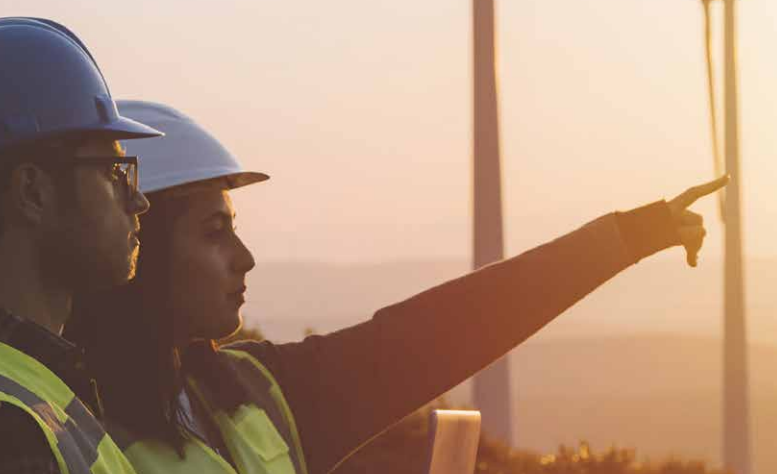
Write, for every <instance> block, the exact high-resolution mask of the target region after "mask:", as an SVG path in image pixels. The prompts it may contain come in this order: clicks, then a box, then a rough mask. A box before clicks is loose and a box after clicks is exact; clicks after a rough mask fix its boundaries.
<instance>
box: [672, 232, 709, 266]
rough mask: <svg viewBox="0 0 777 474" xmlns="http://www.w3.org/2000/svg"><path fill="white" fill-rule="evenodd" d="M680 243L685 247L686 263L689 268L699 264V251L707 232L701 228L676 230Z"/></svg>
mask: <svg viewBox="0 0 777 474" xmlns="http://www.w3.org/2000/svg"><path fill="white" fill-rule="evenodd" d="M678 233H679V234H680V242H681V243H682V244H683V247H685V253H686V261H687V262H688V265H689V266H691V267H696V265H698V263H699V251H700V250H701V247H702V244H703V243H704V237H705V236H706V235H707V231H706V230H704V227H702V226H684V227H681V228H680V229H679V230H678Z"/></svg>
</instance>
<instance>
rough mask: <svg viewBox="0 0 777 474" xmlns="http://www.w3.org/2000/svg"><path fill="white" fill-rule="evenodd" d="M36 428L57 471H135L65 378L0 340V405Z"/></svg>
mask: <svg viewBox="0 0 777 474" xmlns="http://www.w3.org/2000/svg"><path fill="white" fill-rule="evenodd" d="M2 403H7V404H10V405H13V406H15V407H18V408H19V409H21V410H23V411H24V412H26V413H27V414H29V415H30V417H32V418H33V419H34V420H35V421H36V422H37V423H38V426H40V428H41V430H42V431H43V433H44V434H45V436H46V440H47V441H48V443H49V446H50V447H51V452H52V453H53V454H54V458H55V459H56V461H57V465H58V466H59V470H60V472H61V473H62V474H136V473H135V470H134V469H133V468H132V466H131V465H130V463H129V461H127V459H126V458H125V457H124V455H123V454H122V452H121V450H120V449H119V447H118V446H117V445H116V443H114V442H113V440H112V439H111V438H110V436H108V435H107V434H106V433H105V430H104V429H103V427H102V426H101V425H100V423H99V422H98V421H97V419H96V418H95V417H94V415H93V414H92V413H91V412H90V411H89V409H88V408H86V406H85V405H84V404H83V403H82V402H81V400H79V399H78V398H77V397H76V396H75V394H73V391H72V390H70V388H68V386H67V385H65V382H63V381H62V379H60V378H59V377H57V376H56V375H55V374H54V373H53V372H51V371H50V370H49V369H48V368H46V366H44V365H43V364H41V363H40V362H38V361H37V360H36V359H34V358H32V357H30V356H28V355H27V354H25V353H23V352H21V351H18V350H16V349H14V348H13V347H11V346H9V345H7V344H3V343H0V404H2Z"/></svg>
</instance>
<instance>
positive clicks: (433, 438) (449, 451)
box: [428, 410, 480, 474]
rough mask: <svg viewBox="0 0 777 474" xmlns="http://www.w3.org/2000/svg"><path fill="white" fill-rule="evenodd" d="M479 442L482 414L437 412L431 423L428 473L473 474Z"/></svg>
mask: <svg viewBox="0 0 777 474" xmlns="http://www.w3.org/2000/svg"><path fill="white" fill-rule="evenodd" d="M479 441H480V412H479V411H464V410H434V411H433V412H432V414H431V419H430V423H429V470H428V473H429V474H472V473H473V472H475V462H476V460H477V454H478V442H479Z"/></svg>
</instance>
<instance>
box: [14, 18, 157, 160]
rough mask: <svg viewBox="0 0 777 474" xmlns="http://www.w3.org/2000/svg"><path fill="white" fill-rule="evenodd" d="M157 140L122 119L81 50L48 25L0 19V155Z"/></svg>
mask: <svg viewBox="0 0 777 474" xmlns="http://www.w3.org/2000/svg"><path fill="white" fill-rule="evenodd" d="M82 134H83V135H87V134H88V135H99V136H105V137H110V138H113V139H116V140H120V139H128V138H146V137H157V136H161V135H163V133H161V132H159V131H158V130H156V129H154V128H151V127H149V126H147V125H144V124H142V123H139V122H136V121H134V120H131V119H128V118H126V117H122V116H121V115H120V114H119V112H118V110H117V108H116V104H115V103H114V101H113V98H112V97H111V93H110V90H109V89H108V84H107V83H106V82H105V78H104V77H103V75H102V73H101V72H100V69H99V67H98V66H97V63H96V62H95V60H94V58H93V57H92V55H91V54H90V53H89V51H88V50H87V49H86V46H84V44H83V43H82V42H81V41H80V40H79V39H78V37H76V35H75V34H73V32H71V31H70V30H68V29H67V28H65V27H64V26H62V25H60V24H58V23H55V22H53V21H50V20H44V19H38V18H21V17H11V18H0V151H2V150H4V149H8V148H10V147H14V146H18V145H25V144H28V143H34V142H39V141H42V140H49V139H62V138H68V137H70V136H73V135H82Z"/></svg>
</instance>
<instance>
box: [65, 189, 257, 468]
mask: <svg viewBox="0 0 777 474" xmlns="http://www.w3.org/2000/svg"><path fill="white" fill-rule="evenodd" d="M148 198H149V201H150V202H151V208H150V210H149V212H148V213H146V214H144V215H142V216H140V224H141V231H140V236H139V239H140V242H141V246H140V249H141V250H140V256H139V258H138V264H137V272H136V276H135V278H134V279H133V280H132V281H130V282H129V283H128V284H126V285H123V286H121V287H118V288H114V289H110V290H107V291H101V292H99V293H91V294H81V295H77V296H76V298H75V299H74V303H73V316H72V318H71V320H70V321H69V322H68V324H67V326H66V330H65V337H66V338H68V339H70V340H71V341H73V342H74V343H76V344H78V345H79V346H81V347H83V348H84V350H85V356H86V365H87V368H88V369H89V370H90V371H91V373H92V375H93V376H94V378H95V379H96V381H97V386H98V388H99V391H100V397H101V401H102V406H103V408H104V411H105V417H106V418H107V419H109V420H110V421H111V422H112V423H116V424H118V425H119V426H121V427H122V428H124V429H126V430H128V431H129V432H130V433H132V434H133V435H134V436H138V437H141V438H155V439H160V440H162V441H165V442H167V443H169V444H170V445H172V446H173V447H174V448H175V449H176V450H177V451H178V453H179V454H180V455H183V454H182V453H183V444H184V442H185V439H186V437H187V432H186V431H185V430H184V429H183V426H182V424H181V421H180V420H181V418H180V414H181V406H180V403H179V398H178V396H179V393H180V391H181V389H182V388H183V380H184V377H185V376H186V375H192V376H193V377H194V378H195V379H197V380H198V382H200V383H202V384H203V385H204V386H205V387H208V388H211V390H209V392H211V393H213V395H214V397H215V402H216V404H217V406H218V407H219V408H222V409H225V410H227V411H228V412H233V411H234V410H235V409H237V407H238V406H239V404H240V400H245V398H244V396H245V393H244V390H243V389H242V388H241V387H240V386H239V385H238V384H237V377H234V376H231V370H230V368H229V367H228V366H227V365H226V364H224V363H223V362H222V359H221V358H219V357H217V353H216V345H215V343H214V342H213V341H205V342H204V343H199V344H197V345H192V346H191V347H189V348H178V347H176V346H175V341H176V326H177V323H178V324H180V323H181V320H182V319H183V316H181V315H176V314H174V311H173V310H172V308H171V307H170V301H171V298H170V295H171V294H173V292H174V291H177V289H176V287H175V284H174V282H172V278H171V260H170V255H171V250H172V248H173V246H174V245H175V243H174V242H173V232H172V230H173V227H174V225H175V222H176V220H177V219H178V218H179V217H181V216H182V215H183V214H184V213H185V212H186V206H187V203H188V199H187V198H186V197H185V196H183V197H180V196H179V197H173V196H166V195H164V194H161V193H159V194H149V195H148ZM181 349H183V350H185V354H184V355H183V356H181V355H180V354H179V350H181ZM182 359H183V361H184V363H183V364H182V363H181V360H182Z"/></svg>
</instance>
